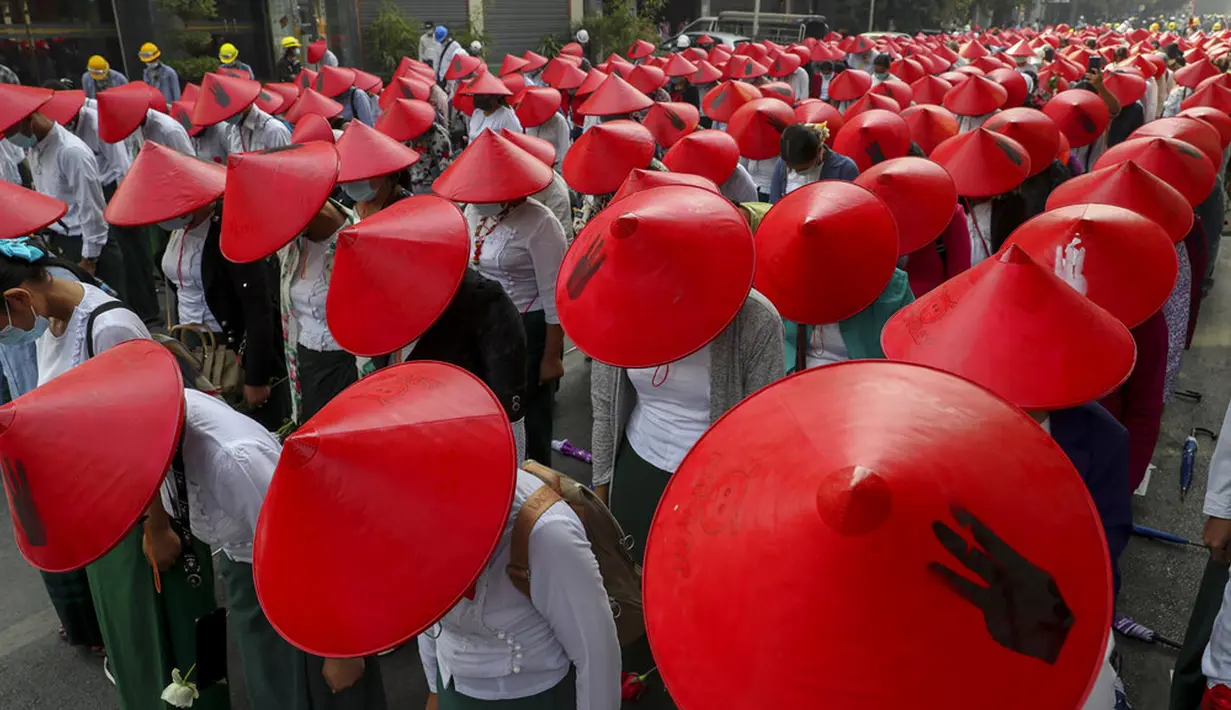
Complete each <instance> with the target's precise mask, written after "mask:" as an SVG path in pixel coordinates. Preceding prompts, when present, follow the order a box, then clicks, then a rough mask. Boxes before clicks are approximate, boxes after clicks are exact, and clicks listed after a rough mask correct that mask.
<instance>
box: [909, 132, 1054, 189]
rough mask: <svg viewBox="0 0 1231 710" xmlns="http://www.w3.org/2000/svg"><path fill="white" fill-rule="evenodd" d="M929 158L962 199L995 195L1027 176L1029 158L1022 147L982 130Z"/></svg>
mask: <svg viewBox="0 0 1231 710" xmlns="http://www.w3.org/2000/svg"><path fill="white" fill-rule="evenodd" d="M929 157H930V158H931V159H932V160H934V161H936V162H937V163H938V164H940V166H941V167H942V168H944V169H945V170H948V171H949V174H950V175H952V176H953V183H954V184H955V185H957V194H959V195H961V196H963V197H972V198H979V197H992V196H993V195H999V194H1001V193H1004V192H1008V191H1009V190H1012V189H1013V188H1015V187H1017V186H1018V185H1020V184H1022V181H1023V180H1025V179H1026V178H1027V177H1028V176H1029V175H1030V155H1029V154H1028V153H1027V152H1026V149H1025V148H1024V147H1022V144H1021V143H1018V142H1017V141H1015V140H1013V139H1012V138H1009V137H1007V136H1002V135H1000V134H999V133H995V132H993V131H989V130H987V129H986V128H976V129H974V130H973V131H967V132H966V133H960V134H958V135H956V136H954V137H952V138H950V139H948V140H946V141H944V142H943V143H941V144H940V145H938V146H936V148H935V149H934V150H933V151H932V154H931V155H930V156H929Z"/></svg>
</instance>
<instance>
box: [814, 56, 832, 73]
mask: <svg viewBox="0 0 1231 710" xmlns="http://www.w3.org/2000/svg"><path fill="white" fill-rule="evenodd" d="M817 71H819V72H821V73H822V74H825V73H829V74H832V73H833V60H830V59H826V60H825V61H823V62H821V63H820V64H819V65H818V66H817Z"/></svg>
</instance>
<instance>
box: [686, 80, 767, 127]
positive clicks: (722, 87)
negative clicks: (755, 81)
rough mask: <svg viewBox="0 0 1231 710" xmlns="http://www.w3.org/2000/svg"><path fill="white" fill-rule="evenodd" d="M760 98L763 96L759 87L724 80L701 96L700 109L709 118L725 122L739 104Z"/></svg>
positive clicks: (736, 109)
mask: <svg viewBox="0 0 1231 710" xmlns="http://www.w3.org/2000/svg"><path fill="white" fill-rule="evenodd" d="M760 98H764V97H762V96H761V91H760V89H758V88H757V87H755V86H753V85H752V84H748V83H745V82H742V81H724V82H722V83H721V84H719V85H718V86H715V87H714V88H712V89H710V90H709V91H708V92H706V94H705V96H704V97H702V99H701V110H702V111H703V112H704V113H705V115H706V116H707V117H709V118H710V119H711V120H714V121H719V122H722V123H727V122H729V121H730V120H731V116H733V115H735V112H736V111H738V110H739V108H740V107H741V106H743V105H744V104H746V103H748V102H749V101H755V100H756V99H760Z"/></svg>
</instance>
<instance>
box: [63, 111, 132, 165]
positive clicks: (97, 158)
mask: <svg viewBox="0 0 1231 710" xmlns="http://www.w3.org/2000/svg"><path fill="white" fill-rule="evenodd" d="M90 104H95V105H94V106H91V105H90ZM73 135H75V136H77V137H78V138H80V139H81V142H82V143H85V144H86V146H88V147H89V148H90V150H92V151H94V162H95V163H97V164H98V180H99V182H101V183H102V184H103V185H110V184H111V183H116V184H119V182H120V180H123V179H124V176H125V175H127V174H128V169H129V168H130V167H132V163H133V158H132V153H130V152H129V150H128V147H127V146H126V145H125V144H124V143H108V142H106V141H104V140H102V139H100V138H99V137H98V108H97V102H96V101H94V100H93V99H86V101H85V103H84V104H82V105H81V110H80V111H78V112H77V125H76V126H74V127H73Z"/></svg>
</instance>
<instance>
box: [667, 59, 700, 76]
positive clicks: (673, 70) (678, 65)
mask: <svg viewBox="0 0 1231 710" xmlns="http://www.w3.org/2000/svg"><path fill="white" fill-rule="evenodd" d="M698 69H699V67H698V66H697V65H696V64H693V63H692V62H690V61H688V59H686V58H685V57H684V56H683V55H682V54H672V55H671V58H670V59H668V60H667V63H666V64H665V65H663V72H664V73H666V75H667V76H692V75H693V74H696V73H697V71H698Z"/></svg>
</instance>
